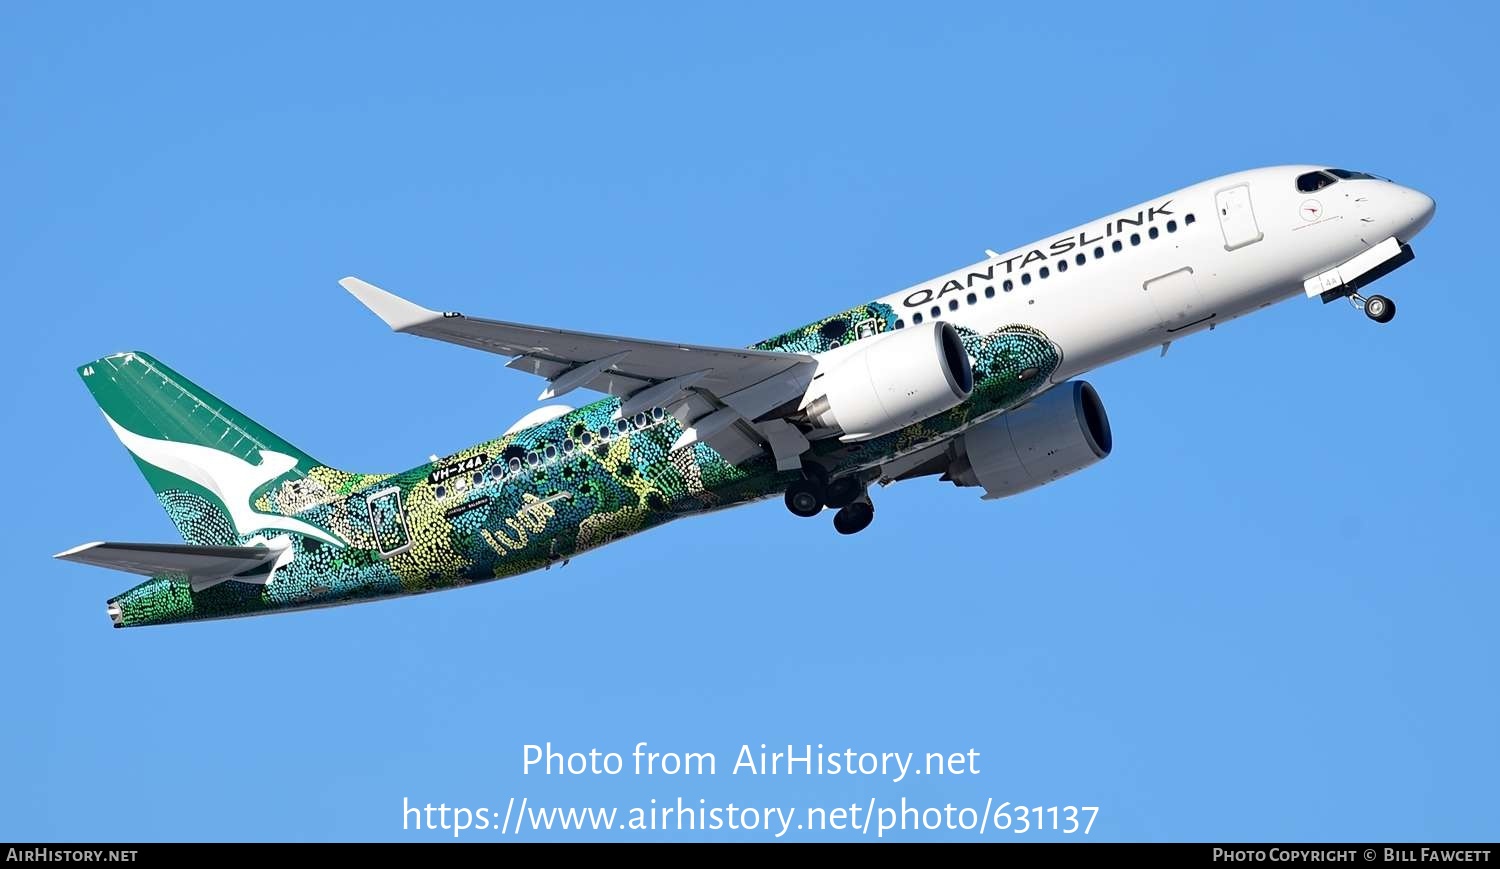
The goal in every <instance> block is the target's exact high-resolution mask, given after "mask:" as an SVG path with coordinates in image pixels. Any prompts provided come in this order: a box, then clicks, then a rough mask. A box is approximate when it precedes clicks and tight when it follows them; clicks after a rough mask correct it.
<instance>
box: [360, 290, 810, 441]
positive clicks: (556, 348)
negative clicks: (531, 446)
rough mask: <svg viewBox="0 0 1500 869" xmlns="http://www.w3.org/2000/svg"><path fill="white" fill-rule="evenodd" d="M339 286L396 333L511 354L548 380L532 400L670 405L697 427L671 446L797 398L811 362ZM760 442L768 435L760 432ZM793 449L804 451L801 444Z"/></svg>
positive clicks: (626, 409) (626, 410) (629, 410)
mask: <svg viewBox="0 0 1500 869" xmlns="http://www.w3.org/2000/svg"><path fill="white" fill-rule="evenodd" d="M339 285H340V286H342V287H343V288H344V289H346V290H348V291H349V292H350V293H351V294H352V295H353V296H354V297H355V298H356V299H358V300H359V301H360V302H361V303H363V304H364V305H365V307H367V308H369V309H370V310H371V311H374V312H375V314H376V315H377V316H378V317H380V319H382V320H384V321H385V322H386V324H387V325H389V326H390V327H391V329H393V330H394V331H397V332H406V333H408V334H412V335H420V336H422V337H424V338H435V339H437V340H439V341H447V342H449V343H451V344H460V345H462V346H464V347H472V348H474V349H476V350H483V351H485V352H487V353H498V354H500V355H502V356H510V357H512V359H511V361H510V362H509V363H507V367H510V368H514V369H516V370H519V371H525V372H527V373H529V374H535V375H537V376H538V377H542V378H545V379H546V380H547V381H548V385H547V388H546V389H544V390H543V391H542V394H541V395H540V396H538V400H547V399H552V398H557V397H558V396H561V395H564V394H566V393H568V392H571V391H572V390H574V389H577V388H579V387H584V388H586V389H592V390H595V391H597V392H603V393H607V394H609V395H617V396H620V397H621V398H622V399H623V400H624V401H623V405H622V408H621V412H622V414H623V415H625V416H630V415H633V414H635V413H637V412H638V411H641V410H645V409H647V408H649V407H657V406H660V407H667V408H672V407H674V406H677V407H678V409H679V411H681V413H682V414H683V415H685V416H687V417H688V419H685V420H684V423H685V424H689V423H690V424H691V425H692V426H694V427H695V428H696V430H690V431H689V432H688V433H687V434H685V435H684V436H683V438H682V439H679V443H678V445H679V446H680V445H682V444H683V443H685V442H689V443H690V442H692V441H693V440H697V439H699V438H700V437H701V438H702V439H704V440H708V439H709V438H710V437H712V435H713V434H715V433H717V432H721V431H724V430H726V429H727V428H729V427H730V426H732V425H735V424H736V423H739V422H742V421H743V422H750V421H753V420H755V419H756V418H757V417H760V416H762V415H763V414H765V413H767V412H768V411H770V410H772V409H774V408H777V407H780V406H781V405H784V404H786V403H787V402H789V401H792V400H793V399H800V398H801V397H802V395H803V393H805V392H806V390H807V386H808V384H809V383H811V382H812V377H813V373H814V371H815V369H816V368H817V360H815V359H814V358H813V357H811V356H807V355H805V354H801V353H775V352H770V351H765V350H746V349H739V348H726V347H704V346H699V345H694V344H679V343H675V342H665V341H651V340H644V339H640V338H622V337H616V336H613V335H596V334H593V333H589V332H571V331H567V330H563V329H552V328H547V327H544V326H527V325H524V324H521V323H507V322H503V321H500V320H485V319H481V318H479V317H467V316H464V315H463V314H459V313H456V312H452V311H449V312H441V311H433V310H429V309H427V308H424V307H422V306H421V305H417V304H415V303H413V302H409V301H407V300H406V299H403V298H401V297H400V296H397V295H395V294H394V293H390V292H387V291H386V290H382V289H381V288H379V287H377V286H375V285H373V284H370V283H367V282H365V281H362V280H360V279H359V278H354V277H348V278H344V279H343V280H341V281H339ZM685 402H686V403H685ZM774 423H775V421H773V422H772V425H773V426H774ZM785 428H787V426H786V424H785V423H781V424H780V426H774V430H775V431H776V435H777V437H785V434H784V431H785ZM757 430H759V429H757ZM760 436H761V437H762V438H763V439H764V438H766V437H767V436H768V435H767V433H766V432H765V431H761V432H760ZM801 446H802V448H804V449H805V446H806V445H805V442H804V443H803V444H802V445H801ZM791 448H795V445H794V446H793V447H791ZM779 452H782V451H781V450H778V453H779ZM799 452H800V450H799ZM778 458H779V456H778Z"/></svg>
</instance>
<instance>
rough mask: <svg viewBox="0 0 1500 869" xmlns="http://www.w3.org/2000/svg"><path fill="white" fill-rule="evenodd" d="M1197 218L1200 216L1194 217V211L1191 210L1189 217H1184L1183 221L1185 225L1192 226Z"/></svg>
mask: <svg viewBox="0 0 1500 869" xmlns="http://www.w3.org/2000/svg"><path fill="white" fill-rule="evenodd" d="M1197 219H1198V218H1196V217H1194V216H1193V215H1192V213H1191V212H1189V213H1188V216H1187V217H1184V218H1183V219H1182V222H1183V224H1184V225H1185V226H1192V225H1193V221H1195V220H1197Z"/></svg>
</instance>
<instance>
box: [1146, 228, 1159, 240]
mask: <svg viewBox="0 0 1500 869" xmlns="http://www.w3.org/2000/svg"><path fill="white" fill-rule="evenodd" d="M1146 234H1147V235H1149V236H1151V237H1152V238H1156V237H1157V236H1159V235H1161V230H1159V229H1157V228H1156V227H1154V226H1153V227H1151V228H1150V229H1149V230H1147V231H1146Z"/></svg>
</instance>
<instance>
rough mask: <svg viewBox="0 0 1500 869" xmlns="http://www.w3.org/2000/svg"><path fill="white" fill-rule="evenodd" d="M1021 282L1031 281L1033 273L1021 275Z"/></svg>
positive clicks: (1027, 282)
mask: <svg viewBox="0 0 1500 869" xmlns="http://www.w3.org/2000/svg"><path fill="white" fill-rule="evenodd" d="M1021 283H1022V284H1023V285H1025V284H1029V283H1031V275H1030V274H1024V275H1021Z"/></svg>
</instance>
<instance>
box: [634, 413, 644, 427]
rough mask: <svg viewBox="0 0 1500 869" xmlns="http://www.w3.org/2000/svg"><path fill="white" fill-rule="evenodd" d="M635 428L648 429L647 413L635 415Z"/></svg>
mask: <svg viewBox="0 0 1500 869" xmlns="http://www.w3.org/2000/svg"><path fill="white" fill-rule="evenodd" d="M635 427H636V428H645V427H646V414H645V413H638V414H636V415H635Z"/></svg>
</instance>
